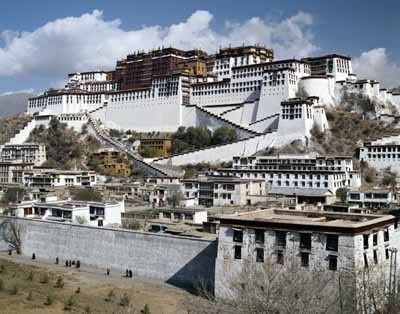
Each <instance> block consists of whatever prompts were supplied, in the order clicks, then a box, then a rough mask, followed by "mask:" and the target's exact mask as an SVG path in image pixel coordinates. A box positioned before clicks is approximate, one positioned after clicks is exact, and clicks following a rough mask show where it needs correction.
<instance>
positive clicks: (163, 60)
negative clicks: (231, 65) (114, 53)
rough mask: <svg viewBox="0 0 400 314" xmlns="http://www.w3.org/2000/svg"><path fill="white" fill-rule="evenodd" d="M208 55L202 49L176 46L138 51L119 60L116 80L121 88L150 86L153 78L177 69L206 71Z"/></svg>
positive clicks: (166, 74) (194, 71) (193, 71)
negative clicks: (187, 48) (184, 48)
mask: <svg viewBox="0 0 400 314" xmlns="http://www.w3.org/2000/svg"><path fill="white" fill-rule="evenodd" d="M206 57H207V54H206V53H205V52H203V51H201V50H189V51H183V50H179V49H175V48H162V49H156V50H152V51H150V52H137V53H134V54H130V55H128V56H127V57H126V59H124V60H120V61H117V66H116V69H115V80H116V82H117V83H118V86H119V88H120V90H132V89H141V88H149V87H151V82H152V80H153V78H156V77H159V76H168V75H171V74H173V73H175V72H176V71H177V70H178V71H179V70H182V69H188V70H189V72H192V73H194V74H195V73H198V72H199V73H204V71H206V67H205V60H206ZM203 65H204V66H203Z"/></svg>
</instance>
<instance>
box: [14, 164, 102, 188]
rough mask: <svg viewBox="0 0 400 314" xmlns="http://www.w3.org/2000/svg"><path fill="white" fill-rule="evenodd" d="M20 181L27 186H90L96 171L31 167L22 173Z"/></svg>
mask: <svg viewBox="0 0 400 314" xmlns="http://www.w3.org/2000/svg"><path fill="white" fill-rule="evenodd" d="M22 183H23V184H24V185H25V186H28V187H40V188H49V187H68V186H78V187H79V186H83V187H90V186H94V185H96V183H97V176H96V172H94V171H86V170H56V169H48V168H33V169H29V170H27V171H24V173H23V180H22Z"/></svg>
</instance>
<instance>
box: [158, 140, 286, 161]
mask: <svg viewBox="0 0 400 314" xmlns="http://www.w3.org/2000/svg"><path fill="white" fill-rule="evenodd" d="M290 140H293V138H290V137H279V138H277V136H276V133H267V134H263V135H257V136H254V137H251V138H249V139H247V140H241V141H238V142H235V143H231V144H226V145H220V146H217V147H211V148H205V149H202V150H197V151H193V152H188V153H184V154H180V155H177V156H171V157H167V158H162V159H157V160H155V162H157V163H159V164H172V165H176V166H179V165H186V164H196V163H201V162H210V163H219V162H222V161H230V160H231V159H232V156H243V155H244V156H246V155H253V154H255V153H256V152H257V151H259V150H262V149H264V148H266V147H270V146H272V145H274V144H276V143H278V144H282V145H284V144H285V143H287V142H289V141H290Z"/></svg>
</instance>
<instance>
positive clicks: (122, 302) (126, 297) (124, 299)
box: [119, 292, 131, 306]
mask: <svg viewBox="0 0 400 314" xmlns="http://www.w3.org/2000/svg"><path fill="white" fill-rule="evenodd" d="M130 302H131V300H130V298H129V295H128V294H127V293H126V292H125V293H124V295H123V296H122V297H121V299H120V300H119V305H121V306H128V305H129V303H130Z"/></svg>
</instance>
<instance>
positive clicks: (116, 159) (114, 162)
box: [92, 149, 132, 177]
mask: <svg viewBox="0 0 400 314" xmlns="http://www.w3.org/2000/svg"><path fill="white" fill-rule="evenodd" d="M92 158H94V159H95V160H96V161H97V163H98V165H99V170H100V172H101V173H102V174H104V175H109V176H115V177H129V176H130V175H131V172H132V170H131V165H130V162H129V159H128V158H127V156H126V155H125V154H123V153H121V152H119V151H117V150H113V149H107V150H100V151H97V152H96V153H94V154H93V155H92Z"/></svg>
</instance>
